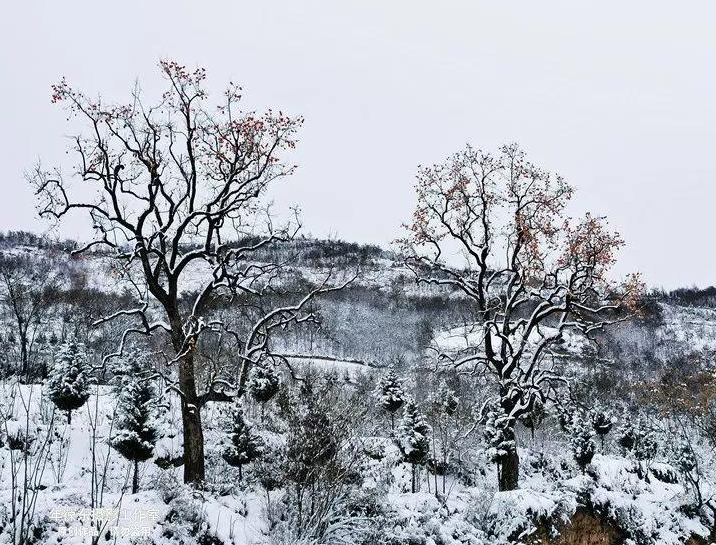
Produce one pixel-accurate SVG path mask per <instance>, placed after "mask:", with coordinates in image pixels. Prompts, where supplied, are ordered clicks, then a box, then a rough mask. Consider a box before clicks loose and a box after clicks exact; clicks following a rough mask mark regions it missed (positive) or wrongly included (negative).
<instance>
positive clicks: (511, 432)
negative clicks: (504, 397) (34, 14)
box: [483, 403, 516, 484]
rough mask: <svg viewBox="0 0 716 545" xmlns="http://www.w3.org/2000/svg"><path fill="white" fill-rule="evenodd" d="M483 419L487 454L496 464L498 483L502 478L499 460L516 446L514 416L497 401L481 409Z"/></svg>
mask: <svg viewBox="0 0 716 545" xmlns="http://www.w3.org/2000/svg"><path fill="white" fill-rule="evenodd" d="M483 419H484V424H485V428H484V430H483V434H484V436H485V441H486V443H487V456H488V458H489V459H490V460H491V461H493V462H494V463H496V464H497V480H498V484H499V483H500V482H502V480H503V479H502V475H501V474H500V473H501V471H502V463H501V462H502V461H503V460H504V459H505V457H506V456H509V454H510V452H512V451H513V450H514V449H515V448H516V445H515V426H514V417H513V416H510V415H509V414H507V413H506V412H505V410H504V409H503V408H502V405H500V404H499V403H491V404H488V405H487V406H486V407H485V408H484V409H483Z"/></svg>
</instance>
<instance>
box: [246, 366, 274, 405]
mask: <svg viewBox="0 0 716 545" xmlns="http://www.w3.org/2000/svg"><path fill="white" fill-rule="evenodd" d="M280 385H281V379H280V378H279V376H278V373H277V372H276V370H275V369H274V368H273V367H272V366H269V365H266V364H263V365H254V366H253V367H252V368H251V374H250V375H249V380H248V390H249V393H251V395H252V396H253V398H254V399H255V400H256V401H258V402H259V403H266V402H267V401H269V400H271V398H273V396H275V395H276V393H277V392H278V389H279V386H280Z"/></svg>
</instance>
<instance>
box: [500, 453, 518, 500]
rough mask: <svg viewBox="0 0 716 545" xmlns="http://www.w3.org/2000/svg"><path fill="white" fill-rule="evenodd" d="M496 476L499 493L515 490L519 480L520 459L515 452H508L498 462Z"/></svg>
mask: <svg viewBox="0 0 716 545" xmlns="http://www.w3.org/2000/svg"><path fill="white" fill-rule="evenodd" d="M497 475H498V485H499V490H500V492H504V491H506V490H516V489H517V485H518V482H519V478H520V457H519V455H518V454H517V450H510V451H509V452H508V453H507V454H506V455H505V456H504V457H503V458H502V459H501V460H500V464H499V471H498V474H497Z"/></svg>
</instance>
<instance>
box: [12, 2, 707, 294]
mask: <svg viewBox="0 0 716 545" xmlns="http://www.w3.org/2000/svg"><path fill="white" fill-rule="evenodd" d="M714 28H716V2H713V1H708V0H704V1H702V2H692V1H685V2H678V3H674V2H666V1H664V2H662V1H654V0H651V1H636V0H633V1H630V2H623V1H620V2H617V1H602V2H586V1H576V0H570V1H552V0H541V1H540V2H517V1H515V2H497V1H481V0H480V1H478V0H469V1H468V0H463V1H450V0H446V1H442V2H423V1H420V0H412V1H403V0H390V1H387V0H383V1H370V0H363V1H360V2H357V1H352V0H351V1H349V0H340V1H339V0H302V1H300V2H298V1H295V0H293V1H291V0H281V1H278V0H277V1H265V2H256V1H254V2H245V1H243V0H234V1H229V0H225V1H211V0H207V1H204V2H196V1H192V2H189V1H181V0H172V1H160V0H152V1H151V2H147V1H137V0H123V1H122V2H118V1H115V2H97V1H96V0H95V1H79V0H76V1H75V0H73V1H66V2H40V1H35V0H22V1H21V0H15V1H12V0H7V1H5V2H3V10H2V17H0V108H1V110H0V188H1V189H2V193H0V229H1V230H9V229H29V230H34V231H39V232H42V231H43V230H44V229H46V225H45V224H44V223H43V222H41V221H40V220H38V219H37V217H36V214H35V209H34V197H33V195H32V192H31V190H30V188H29V187H28V185H27V183H26V182H25V180H24V177H23V171H25V170H27V169H29V168H31V167H32V165H33V164H34V163H35V162H36V161H37V160H38V158H41V159H42V161H43V164H45V165H46V166H49V165H53V164H66V163H63V162H65V161H66V156H65V154H64V150H65V147H66V144H67V141H66V138H65V137H66V136H67V134H68V125H67V123H66V115H65V114H64V113H63V111H62V110H61V109H60V108H58V107H57V106H53V105H51V104H50V85H51V84H52V83H53V82H56V81H58V80H59V79H60V78H61V77H63V76H64V77H66V78H67V80H68V81H69V82H70V83H71V84H72V85H73V86H75V87H77V88H80V89H83V90H85V91H87V93H88V94H91V95H92V94H97V93H100V92H101V93H102V95H103V97H105V98H108V99H115V100H126V99H127V97H128V95H129V91H130V90H131V89H132V87H133V83H134V82H135V80H137V79H139V81H140V82H141V85H142V88H143V89H145V90H149V91H151V90H153V89H156V90H160V89H163V87H162V86H163V81H162V79H161V77H160V76H159V73H158V71H157V62H158V61H159V60H160V59H173V60H176V61H178V62H180V63H182V64H186V65H188V66H190V67H193V66H199V65H200V66H204V67H206V69H207V71H208V83H207V86H208V88H209V91H210V92H214V93H217V94H218V93H219V92H220V91H221V90H222V89H223V87H224V85H225V84H226V83H227V82H228V81H230V80H231V81H235V82H239V83H241V85H242V86H243V87H244V90H245V93H244V95H245V96H246V98H247V102H248V104H249V105H250V106H252V107H255V108H258V109H263V108H267V107H272V108H274V109H281V110H283V111H285V112H287V113H291V114H296V115H299V114H300V115H303V116H304V117H305V118H306V123H305V125H304V127H303V129H302V130H301V132H300V143H299V146H298V149H297V150H296V152H295V154H294V158H293V160H295V161H296V162H297V163H298V164H299V165H300V168H299V170H298V171H297V173H296V174H295V175H294V176H293V177H292V178H291V179H290V180H287V181H283V182H281V185H280V186H279V187H277V188H276V191H275V192H274V200H275V203H276V208H277V209H287V208H288V207H289V206H290V205H292V204H297V205H299V206H300V208H301V210H302V216H303V219H304V226H305V230H306V231H307V232H309V233H311V234H313V235H315V236H320V237H327V236H331V237H338V238H342V239H344V240H350V241H357V242H370V243H377V244H381V245H384V246H385V245H388V244H389V243H390V242H391V241H392V240H394V239H395V238H396V237H397V236H398V235H399V234H400V225H401V223H403V222H404V221H406V220H408V219H409V216H410V213H411V211H412V208H413V205H414V194H413V186H414V183H415V178H414V176H415V172H416V167H417V165H418V164H431V163H435V162H439V161H441V160H443V159H444V158H445V157H446V156H447V155H449V154H451V153H452V152H454V151H457V150H459V149H460V148H462V147H463V146H464V145H465V144H466V143H468V142H469V143H471V144H472V145H473V146H475V147H478V148H482V149H490V150H494V149H496V148H497V147H498V146H500V145H501V144H503V143H508V142H518V143H519V144H520V145H521V146H522V147H523V148H524V149H525V150H526V151H527V153H528V156H529V157H530V159H531V160H532V161H533V162H535V163H537V164H540V165H541V166H543V167H544V168H547V169H549V170H554V171H557V172H559V173H561V174H562V175H563V176H564V177H565V178H566V179H567V180H568V181H569V182H570V183H571V184H573V185H574V186H575V187H576V188H577V192H576V194H575V197H574V202H573V204H572V208H571V209H570V211H572V212H573V213H574V214H575V215H578V214H581V213H582V212H585V211H592V212H594V213H596V214H600V215H602V214H603V215H607V216H608V217H609V218H610V224H611V225H612V226H613V227H614V228H615V229H617V230H618V231H619V232H620V233H621V235H622V237H623V238H624V239H625V240H626V242H627V246H626V248H624V249H623V250H622V251H621V252H620V254H619V262H618V264H617V266H616V273H617V274H620V275H621V274H626V273H629V272H632V271H639V272H641V273H642V274H643V276H644V278H645V280H646V281H647V282H648V284H649V285H651V286H663V287H666V288H674V287H678V286H692V285H697V286H702V287H704V286H708V285H713V284H716V251H714V250H715V249H716V246H715V245H714V244H713V239H714V236H713V233H714V216H715V207H714V204H715V203H716V184H715V183H714V182H716V179H715V178H716V69H715V67H716V32H714ZM62 234H64V235H76V236H78V237H82V235H83V234H86V227H85V226H84V224H82V223H79V222H77V221H75V222H72V223H70V224H69V225H67V226H66V227H65V228H64V231H63V233H62Z"/></svg>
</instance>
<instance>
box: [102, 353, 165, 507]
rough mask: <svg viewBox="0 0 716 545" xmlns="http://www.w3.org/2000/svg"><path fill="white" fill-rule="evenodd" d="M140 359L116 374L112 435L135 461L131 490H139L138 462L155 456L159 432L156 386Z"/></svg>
mask: <svg viewBox="0 0 716 545" xmlns="http://www.w3.org/2000/svg"><path fill="white" fill-rule="evenodd" d="M139 362H140V360H139V359H134V360H133V361H132V362H131V363H129V364H127V365H126V366H125V367H124V368H123V369H122V370H121V374H119V376H118V377H117V378H118V380H117V392H118V403H117V414H116V419H115V427H116V429H117V433H116V435H115V436H114V437H113V438H112V439H111V444H112V446H113V447H114V449H115V450H116V451H117V452H119V453H120V454H121V455H122V456H124V457H125V458H126V459H127V460H129V461H130V462H133V464H134V473H133V477H132V494H136V493H137V491H138V490H139V463H140V462H144V461H146V460H148V459H149V458H151V457H152V454H154V444H155V442H156V440H157V436H158V435H159V431H158V429H157V424H156V423H157V418H156V416H157V395H156V390H155V388H154V385H153V384H152V382H151V381H150V380H149V379H148V378H147V377H144V376H143V371H144V369H143V368H142V366H141V364H140V363H139Z"/></svg>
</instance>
